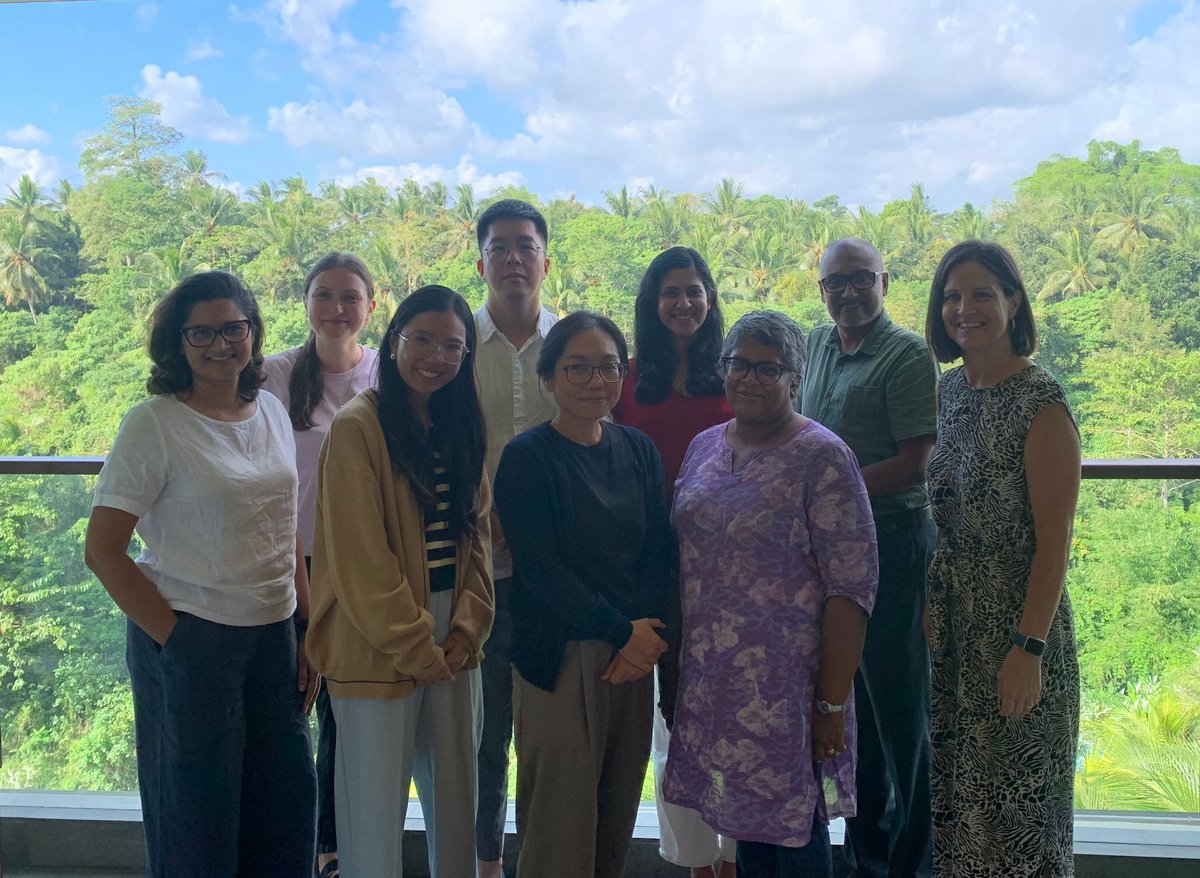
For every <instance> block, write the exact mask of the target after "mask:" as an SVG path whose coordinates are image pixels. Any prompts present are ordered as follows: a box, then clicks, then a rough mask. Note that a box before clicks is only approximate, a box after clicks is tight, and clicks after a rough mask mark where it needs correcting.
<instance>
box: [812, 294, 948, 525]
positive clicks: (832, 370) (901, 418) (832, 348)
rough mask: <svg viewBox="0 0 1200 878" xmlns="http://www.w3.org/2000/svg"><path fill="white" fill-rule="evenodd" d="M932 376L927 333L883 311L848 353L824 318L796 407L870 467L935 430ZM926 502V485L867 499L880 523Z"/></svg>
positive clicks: (814, 338)
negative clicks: (907, 326) (903, 444)
mask: <svg viewBox="0 0 1200 878" xmlns="http://www.w3.org/2000/svg"><path fill="white" fill-rule="evenodd" d="M937 382H938V367H937V364H936V363H935V362H934V359H933V356H932V355H931V354H930V351H929V346H928V345H927V344H926V343H925V340H924V339H923V338H921V337H920V336H919V335H917V334H916V333H915V332H910V331H909V330H907V329H904V328H902V327H899V326H897V325H896V324H895V323H893V322H892V320H891V318H890V317H888V314H887V312H886V311H884V312H883V313H882V314H880V315H879V319H878V320H877V321H876V323H875V325H874V326H873V327H871V331H870V332H868V333H867V337H866V338H864V339H863V340H862V342H861V343H860V344H859V346H858V347H857V348H856V349H855V350H853V351H850V352H849V353H842V348H841V340H840V338H839V337H838V333H837V326H836V325H835V324H833V323H827V324H824V325H822V326H818V327H817V328H815V329H814V330H813V331H812V332H810V333H809V334H808V363H807V366H806V368H805V371H804V381H803V383H802V386H801V396H800V412H801V414H803V415H804V416H805V417H809V418H812V419H813V420H815V421H817V422H819V423H821V424H823V425H824V426H826V427H828V428H829V429H830V430H832V431H833V432H834V433H836V434H837V435H838V436H839V437H841V439H842V441H843V442H845V443H846V444H847V445H849V446H850V449H851V450H852V451H853V452H854V454H855V456H856V457H857V458H858V465H859V466H860V467H867V466H870V465H871V464H873V463H878V462H879V461H881V460H886V459H887V458H889V457H894V456H895V454H896V451H897V443H899V442H902V441H903V440H905V439H915V438H916V437H918V436H932V435H934V434H935V433H936V432H937ZM928 504H929V494H928V492H927V491H926V489H925V485H924V484H922V485H919V486H917V487H914V488H906V489H905V490H903V491H897V492H895V493H894V494H885V495H883V496H881V497H872V498H871V507H872V510H873V511H874V514H875V520H876V521H877V522H878V521H881V520H884V519H886V518H887V517H888V516H890V515H895V514H896V513H901V512H904V511H905V510H909V509H921V508H922V507H924V506H927V505H928Z"/></svg>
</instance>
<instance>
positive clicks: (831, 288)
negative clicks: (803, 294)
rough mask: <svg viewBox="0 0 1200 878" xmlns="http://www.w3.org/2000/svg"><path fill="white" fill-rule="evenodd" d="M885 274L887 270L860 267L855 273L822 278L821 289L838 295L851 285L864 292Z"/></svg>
mask: <svg viewBox="0 0 1200 878" xmlns="http://www.w3.org/2000/svg"><path fill="white" fill-rule="evenodd" d="M884 274H887V272H886V271H870V270H868V269H866V268H863V269H860V270H859V271H856V272H854V274H831V275H829V276H828V277H823V278H821V289H823V290H824V291H825V292H827V293H832V294H833V295H835V296H836V295H839V294H841V293H844V292H846V286H847V285H849V286H852V287H854V289H856V290H858V291H859V292H860V293H863V292H866V291H867V290H869V289H871V287H873V286H875V278H877V277H879V276H880V275H884Z"/></svg>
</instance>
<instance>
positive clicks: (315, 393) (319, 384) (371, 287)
mask: <svg viewBox="0 0 1200 878" xmlns="http://www.w3.org/2000/svg"><path fill="white" fill-rule="evenodd" d="M334 268H344V269H345V270H346V271H349V272H351V273H353V274H356V275H358V276H359V278H361V279H362V282H363V283H364V284H366V287H367V297H368V298H370V299H374V298H375V281H374V280H373V279H372V278H371V270H370V269H369V268H367V264H366V263H365V262H363V261H362V260H361V259H359V258H358V257H357V256H355V255H354V254H353V253H336V252H335V253H330V254H328V255H326V256H323V257H321V259H320V260H319V261H318V262H317V264H316V265H314V266H313V267H312V268H311V269H310V270H309V272H308V275H307V276H306V277H305V278H304V301H305V303H307V302H308V296H309V293H311V292H312V285H313V283H314V282H315V281H316V279H317V277H318V276H319V275H320V274H321V273H322V272H326V271H330V270H331V269H334ZM306 307H307V304H306ZM324 395H325V381H324V379H322V377H321V358H320V357H318V356H317V334H316V333H315V332H313V331H312V330H311V329H309V331H308V338H307V339H305V341H304V344H302V345H301V346H300V353H299V354H297V355H296V362H295V363H293V364H292V376H291V378H289V379H288V416H289V417H290V418H291V419H292V429H294V430H297V431H303V430H311V429H312V428H313V426H315V425H314V424H313V419H312V413H313V409H315V408H316V407H317V406H318V405H320V404H321V397H323V396H324Z"/></svg>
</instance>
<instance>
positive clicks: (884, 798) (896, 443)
mask: <svg viewBox="0 0 1200 878" xmlns="http://www.w3.org/2000/svg"><path fill="white" fill-rule="evenodd" d="M820 278H821V280H820V287H821V299H822V301H824V302H825V306H826V308H828V310H829V315H830V316H831V317H832V318H833V323H829V324H825V325H823V326H818V327H817V328H816V329H814V330H813V331H812V332H811V333H809V336H808V363H807V368H806V369H805V374H804V383H803V388H802V390H803V392H802V395H801V397H800V411H801V413H802V414H804V415H805V416H807V417H810V418H812V419H813V420H815V421H818V422H819V423H821V424H823V425H825V426H826V427H828V428H829V429H830V430H832V431H833V432H835V433H837V434H838V436H840V437H841V438H842V440H843V441H844V442H845V443H846V444H847V445H849V446H850V449H851V450H852V451H853V452H854V453H855V455H856V456H857V457H858V463H859V466H860V467H861V468H862V475H863V481H864V482H865V483H866V486H867V493H868V494H869V495H870V497H871V507H872V510H873V512H874V514H875V527H876V530H877V532H878V536H879V594H878V597H877V598H876V601H875V611H874V613H873V614H872V616H871V620H870V623H869V624H868V626H867V641H866V646H865V647H864V649H863V657H862V663H861V664H860V666H859V672H858V674H857V675H856V676H855V679H854V698H855V706H856V709H857V713H858V816H857V817H854V818H852V819H850V820H847V821H846V824H847V827H846V841H845V847H844V853H845V857H846V860H847V862H848V863H850V865H852V866H853V867H854V869H855V872H854V874H855V875H856V876H859V878H865V876H872V878H875V876H880V878H901V876H928V875H930V874H931V866H930V835H931V831H932V830H931V820H930V812H929V653H928V651H927V649H926V646H925V637H924V634H923V632H922V628H921V617H922V612H923V609H924V605H925V572H926V568H927V567H928V566H929V560H930V557H931V556H932V553H933V543H934V527H933V520H932V517H931V515H930V511H929V496H928V494H927V492H926V489H925V467H926V464H927V463H928V460H929V452H930V451H931V450H932V448H933V440H934V433H935V432H936V429H937V402H936V389H937V381H938V371H937V365H936V364H935V362H934V360H933V357H932V356H931V355H930V352H929V348H928V347H927V346H926V344H925V340H924V339H923V338H921V337H920V336H919V335H917V334H916V333H913V332H909V331H908V330H907V329H902V328H900V327H899V326H896V325H895V324H894V323H892V321H891V319H890V318H889V317H888V314H887V311H885V310H884V308H883V299H884V297H885V296H886V295H887V289H888V274H887V271H886V270H885V269H884V265H883V258H882V257H881V256H880V255H879V251H878V250H876V249H875V248H874V247H873V246H872V245H871V244H870V243H868V242H867V241H864V240H862V239H861V238H845V239H843V240H841V241H838V242H837V243H835V244H833V245H832V246H831V247H830V248H829V249H828V250H827V251H826V252H825V257H824V258H823V259H822V260H821V265H820Z"/></svg>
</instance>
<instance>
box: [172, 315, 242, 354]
mask: <svg viewBox="0 0 1200 878" xmlns="http://www.w3.org/2000/svg"><path fill="white" fill-rule="evenodd" d="M180 335H182V336H183V338H184V341H186V342H187V343H188V344H190V345H191V346H192V347H194V348H206V347H208V346H210V345H211V344H212V343H213V342H214V341H216V340H217V336H218V335H219V336H221V337H222V338H223V339H225V341H227V342H229V343H230V344H234V343H235V342H239V341H245V340H246V339H247V338H249V337H250V321H249V320H231V321H229V322H228V323H222V324H221V325H220V326H205V325H203V324H198V325H196V326H185V327H183V329H181V330H180Z"/></svg>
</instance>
